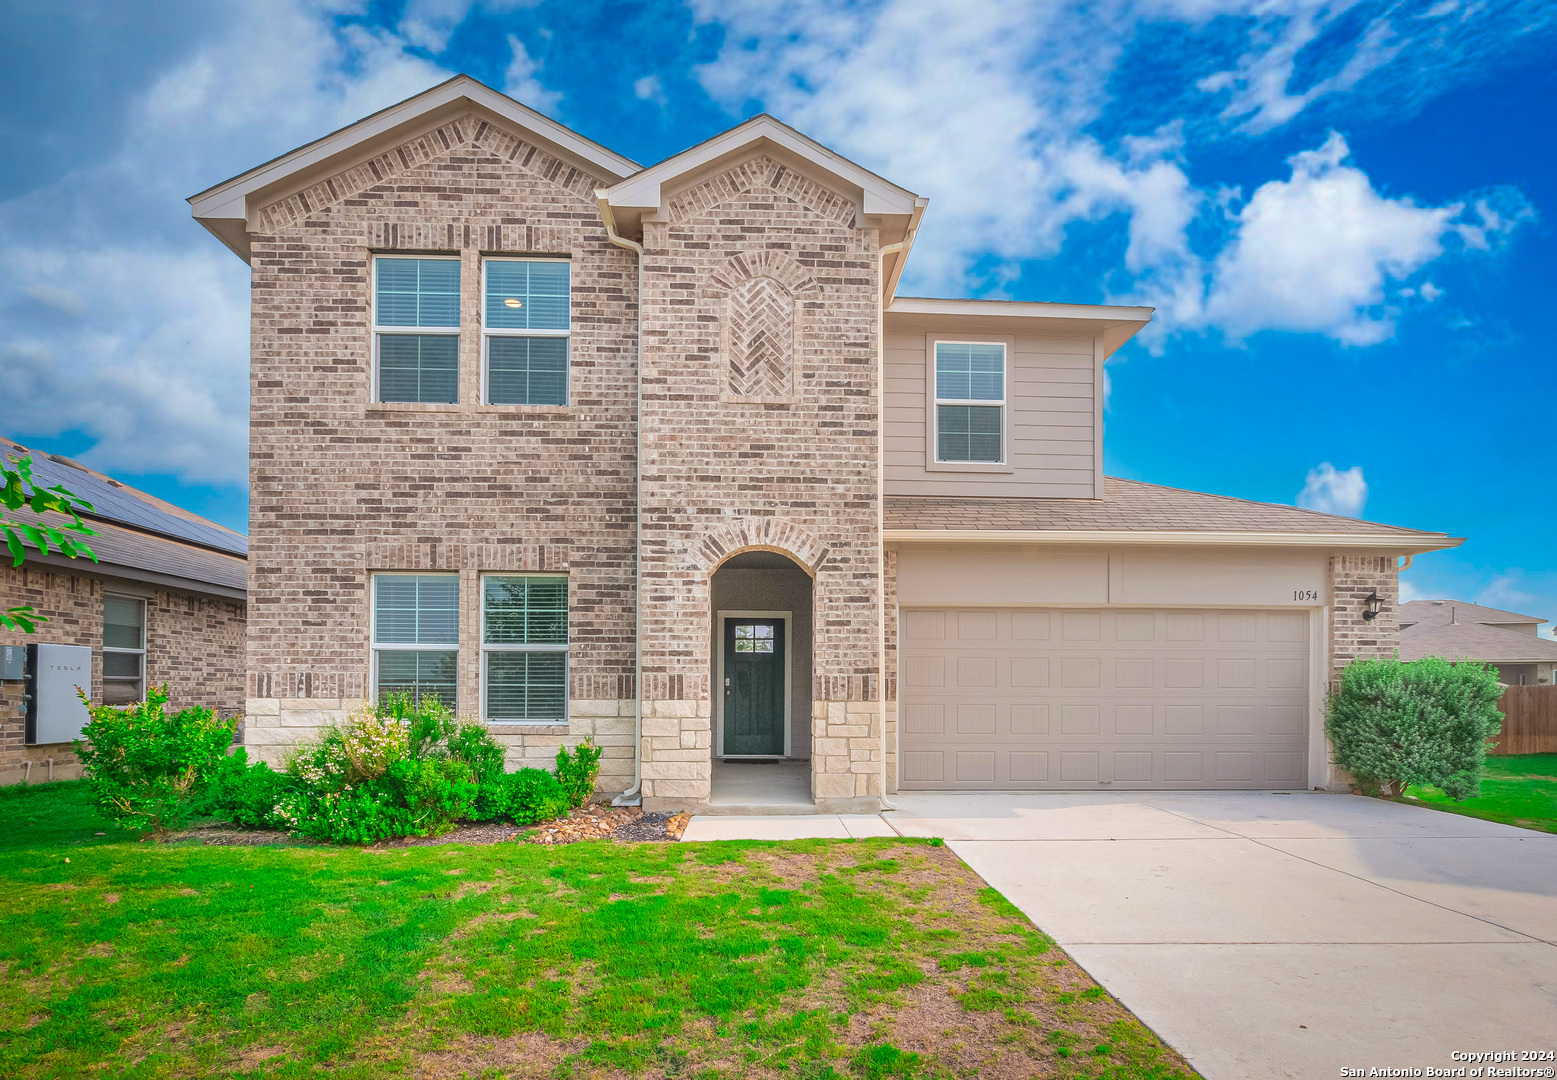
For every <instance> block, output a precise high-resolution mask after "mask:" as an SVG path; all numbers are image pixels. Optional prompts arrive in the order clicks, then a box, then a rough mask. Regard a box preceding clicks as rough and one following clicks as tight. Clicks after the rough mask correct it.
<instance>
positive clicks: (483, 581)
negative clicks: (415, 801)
mask: <svg viewBox="0 0 1557 1080" xmlns="http://www.w3.org/2000/svg"><path fill="white" fill-rule="evenodd" d="M485 296H486V294H485V293H484V292H483V293H482V297H483V299H482V305H483V306H485V304H486V300H485ZM524 577H530V578H561V579H562V580H563V581H564V582H566V583H567V590H568V606H567V616H568V640H567V641H566V642H564V643H563V644H561V645H497V644H493V645H489V644H487V578H524ZM479 585H480V590H481V627H480V631H479V632H480V634H481V638H480V641H481V722H482V723H484V724H528V725H530V726H532V727H566V726H567V723H568V717H569V716H570V715H571V714H572V711H573V579H572V578H571V577H569V576H568V575H567V574H552V573H545V572H541V571H500V570H494V571H492V572H491V573H483V574H482V575H480V580H479ZM495 652H560V653H562V715H561V716H560V717H558V718H557V719H555V720H512V719H503V718H500V717H495V716H488V715H487V656H488V655H489V654H491V653H495Z"/></svg>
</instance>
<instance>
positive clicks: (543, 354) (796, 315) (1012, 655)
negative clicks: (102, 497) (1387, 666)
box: [191, 77, 1455, 808]
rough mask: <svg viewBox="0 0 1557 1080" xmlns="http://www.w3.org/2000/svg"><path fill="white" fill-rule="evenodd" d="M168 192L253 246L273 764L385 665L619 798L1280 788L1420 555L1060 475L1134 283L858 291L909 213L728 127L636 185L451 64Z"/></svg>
mask: <svg viewBox="0 0 1557 1080" xmlns="http://www.w3.org/2000/svg"><path fill="white" fill-rule="evenodd" d="M191 203H192V205H193V208H194V214H195V216H196V218H198V219H199V220H200V221H201V222H202V223H203V224H204V225H205V226H206V227H207V228H208V229H210V230H211V231H212V232H213V233H214V234H215V235H216V236H218V237H219V238H220V239H221V240H222V241H223V242H224V243H226V244H227V246H228V247H230V248H231V249H232V250H233V251H234V252H236V253H237V254H238V255H240V256H241V257H242V258H244V259H245V260H246V261H247V262H248V263H249V265H250V266H251V267H252V271H253V345H252V357H253V360H252V376H251V377H252V392H253V404H252V420H251V425H252V426H251V459H252V464H251V483H252V498H253V508H252V511H251V547H250V583H249V597H250V607H249V643H248V675H247V680H248V683H247V697H248V701H247V708H248V724H247V727H246V738H247V741H248V742H249V744H250V745H251V747H254V748H255V749H256V750H257V751H258V752H260V753H262V754H268V755H270V756H273V757H274V756H278V755H279V754H280V753H281V752H282V751H283V750H284V748H285V747H286V746H288V745H290V744H292V743H293V742H295V741H296V740H297V739H298V738H299V737H300V736H304V735H307V734H310V733H311V732H312V731H313V730H314V729H316V728H317V727H318V725H319V724H321V723H323V722H325V721H326V720H327V719H329V718H331V717H333V716H337V715H340V713H341V711H342V710H344V709H347V708H349V707H351V706H352V704H353V703H354V702H357V701H360V700H362V699H364V698H367V697H371V696H372V695H374V694H376V693H379V692H383V691H385V690H390V689H407V690H412V691H414V692H436V693H438V694H439V695H440V696H442V697H443V698H444V699H445V700H446V701H448V700H452V701H453V702H455V703H456V705H457V708H458V710H459V711H460V712H462V713H466V714H470V715H478V716H481V717H483V718H485V719H486V720H488V721H489V722H490V723H491V725H492V727H493V729H494V731H496V732H498V733H499V735H500V737H501V738H503V739H504V740H505V741H506V742H507V743H508V744H509V745H510V746H511V747H512V760H514V761H515V762H518V761H526V762H539V761H541V760H543V759H546V758H549V757H550V756H551V755H552V754H553V753H554V752H555V748H556V746H557V745H558V744H559V742H563V741H567V742H576V741H578V740H579V739H582V738H584V737H593V738H594V739H595V740H596V741H597V742H598V743H600V744H602V745H603V746H604V747H605V748H606V758H605V763H604V770H603V772H602V778H601V786H602V788H603V789H605V790H614V791H624V790H625V791H628V792H637V791H640V790H641V793H642V795H643V796H644V799H645V804H646V805H650V806H663V807H671V806H704V805H707V804H708V802H709V800H710V797H711V795H716V794H717V792H716V791H715V787H716V783H717V781H716V772H717V766H718V763H719V762H725V761H740V760H767V759H783V760H792V761H805V760H808V761H809V769H808V775H809V780H810V783H809V787H810V794H811V795H812V796H813V797H814V801H815V804H816V805H817V806H821V807H827V808H846V807H854V808H866V807H873V806H876V805H878V804H879V801H880V799H881V798H882V797H883V796H884V795H886V794H888V793H889V792H891V791H894V790H897V789H899V788H903V789H910V788H995V789H1012V788H1015V789H1020V788H1051V787H1064V788H1083V789H1086V788H1096V787H1098V786H1099V785H1108V784H1113V785H1115V786H1119V787H1209V788H1226V787H1233V788H1236V787H1265V788H1271V787H1277V788H1286V787H1301V786H1324V785H1326V784H1327V783H1331V782H1333V779H1332V776H1331V770H1330V767H1329V765H1328V762H1327V757H1326V750H1325V740H1324V736H1323V728H1322V722H1321V714H1320V709H1321V704H1322V698H1323V694H1324V690H1325V687H1326V683H1327V680H1328V678H1329V677H1330V675H1331V673H1332V672H1333V671H1334V669H1335V668H1336V666H1337V665H1339V664H1341V663H1344V662H1345V661H1346V660H1347V659H1348V658H1350V657H1352V656H1357V655H1374V654H1381V653H1382V654H1387V653H1389V652H1390V651H1391V650H1392V649H1393V648H1394V647H1395V643H1396V639H1397V636H1398V630H1397V627H1396V622H1395V619H1396V614H1395V608H1396V600H1397V589H1396V570H1397V564H1398V560H1399V558H1400V557H1401V556H1410V555H1412V554H1414V553H1416V552H1422V551H1428V550H1433V549H1437V548H1442V547H1447V546H1452V544H1453V543H1455V541H1453V540H1451V539H1448V538H1446V537H1444V536H1443V535H1442V534H1439V533H1423V532H1417V531H1413V530H1408V529H1400V528H1394V527H1390V526H1383V525H1374V524H1370V523H1367V522H1361V521H1356V520H1352V519H1348V518H1337V517H1331V516H1327V515H1323V514H1316V513H1312V512H1309V511H1305V510H1298V509H1294V508H1292V507H1288V506H1274V505H1265V504H1258V503H1250V502H1246V501H1243V500H1239V499H1231V498H1223V497H1218V496H1213V495H1203V494H1198V493H1194V492H1187V491H1179V490H1174V489H1169V488H1161V487H1154V486H1151V485H1147V484H1142V483H1137V482H1133V481H1124V480H1116V479H1113V478H1106V477H1104V475H1103V471H1102V438H1103V392H1102V385H1103V362H1104V361H1105V360H1106V359H1107V358H1108V356H1109V355H1110V354H1111V353H1112V352H1113V351H1114V350H1116V349H1118V348H1119V347H1120V346H1121V345H1122V344H1124V343H1125V342H1126V341H1128V340H1129V339H1130V337H1131V336H1132V335H1134V334H1135V333H1136V332H1137V331H1139V330H1140V328H1141V327H1143V326H1144V325H1146V323H1147V321H1148V320H1149V319H1150V317H1151V311H1150V309H1147V308H1133V307H1102V306H1086V305H1070V304H1042V303H1008V302H996V301H977V300H946V299H912V298H905V297H899V296H897V295H896V286H897V281H898V279H899V277H900V275H901V273H902V270H903V267H904V264H905V262H906V260H907V259H908V257H909V254H910V251H911V250H912V246H913V241H914V235H915V232H916V230H917V228H918V226H919V222H920V219H921V216H922V215H923V213H924V212H925V209H926V200H924V199H922V198H919V197H917V196H915V195H914V194H913V193H911V192H909V191H906V190H904V189H903V188H901V187H898V186H897V185H895V184H892V183H891V182H889V181H887V180H884V179H882V178H881V177H879V176H876V175H874V174H872V173H870V172H868V171H867V170H865V169H863V168H861V167H860V166H858V165H855V164H854V163H852V162H850V161H848V160H846V159H844V158H842V157H840V156H839V155H837V154H835V153H833V152H831V151H829V150H827V149H826V148H825V147H822V146H820V145H818V144H816V143H815V142H813V141H811V140H810V139H807V138H806V137H805V136H803V135H801V134H800V133H798V132H796V131H793V130H792V129H790V128H787V127H785V126H784V125H783V124H780V123H778V122H777V121H775V120H773V119H772V118H770V117H766V116H760V117H757V118H755V119H753V120H750V121H747V122H746V123H743V124H741V125H739V126H738V127H736V128H734V129H732V130H730V131H728V132H725V133H724V134H722V135H719V136H717V137H716V138H714V139H711V140H709V141H708V142H705V143H703V144H701V145H699V146H696V147H693V148H692V149H690V150H687V151H685V152H684V153H681V154H678V155H676V156H675V157H672V158H670V159H668V160H666V161H663V162H661V163H659V164H658V165H654V166H652V167H649V168H641V167H640V166H638V165H637V164H635V163H633V162H631V161H629V160H627V159H626V158H623V157H621V156H620V155H618V154H615V153H613V152H611V151H609V150H607V149H605V148H604V147H601V146H599V145H597V144H595V143H593V142H590V141H589V140H587V139H585V138H583V137H581V136H579V135H578V134H576V133H574V132H572V131H570V130H568V129H566V128H564V127H562V126H561V125H559V124H557V123H555V122H553V121H551V120H549V119H547V118H545V117H543V116H540V115H539V114H537V113H535V112H533V111H531V110H529V109H527V108H525V107H524V106H522V105H520V104H518V103H517V102H515V101H513V100H511V99H509V98H507V97H504V96H503V95H501V94H499V93H497V92H495V91H493V90H491V89H489V88H487V87H485V86H483V85H481V84H480V83H478V82H475V81H474V80H472V79H469V78H466V77H460V78H456V79H453V80H451V81H450V82H448V83H445V84H443V85H442V86H439V87H436V88H434V89H432V90H429V91H427V92H426V93H424V94H420V95H418V96H416V97H414V98H411V99H410V100H408V101H405V102H403V103H401V104H400V105H397V106H395V107H393V108H391V109H388V110H385V111H384V112H381V113H377V114H375V115H373V116H370V117H368V118H367V119H365V120H362V121H360V122H359V123H356V124H353V125H352V126H350V127H347V128H344V129H342V130H341V131H338V132H336V133H334V134H332V135H329V136H327V137H325V138H323V139H321V140H319V141H317V142H314V143H311V144H309V145H307V146H304V147H302V148H300V149H298V150H295V151H293V152H292V153H290V154H287V155H285V156H283V157H281V158H278V159H276V160H275V161H272V162H269V163H268V164H265V165H262V166H259V167H258V168H256V169H254V170H252V171H250V172H247V173H245V174H243V175H242V176H239V177H236V178H234V179H232V180H229V181H227V182H226V183H223V184H221V185H218V186H217V187H215V188H212V189H210V190H209V191H206V192H203V193H202V194H200V195H197V196H195V197H194V198H193V199H191ZM1370 598H1371V602H1370ZM1375 614H1376V617H1374V615H1375ZM900 672H901V676H900V674H899V673H900Z"/></svg>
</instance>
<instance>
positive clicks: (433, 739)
mask: <svg viewBox="0 0 1557 1080" xmlns="http://www.w3.org/2000/svg"><path fill="white" fill-rule="evenodd" d="M458 730H459V725H458V723H457V722H456V721H455V720H454V718H453V716H452V715H451V714H450V713H449V711H448V710H447V709H445V708H444V707H443V706H442V705H441V704H439V703H438V701H437V699H435V698H426V699H423V701H422V702H420V703H419V704H414V705H413V704H412V703H411V702H410V701H409V700H408V699H406V698H404V697H403V696H401V695H392V696H389V697H388V698H386V700H385V701H384V702H383V703H382V704H381V707H380V708H379V709H371V708H364V709H360V710H358V711H357V712H354V713H352V714H351V715H350V716H349V717H347V718H346V720H345V722H344V723H340V724H333V725H330V726H328V727H326V728H325V729H324V730H323V731H321V732H320V734H319V738H318V739H317V740H316V741H315V742H312V743H309V744H306V745H304V746H300V747H298V748H297V749H296V750H294V751H293V753H292V756H291V757H290V758H289V759H288V761H287V774H288V775H289V776H290V777H291V778H292V780H293V782H294V789H293V790H292V791H291V792H290V793H288V794H287V795H285V796H284V797H283V798H282V799H281V800H280V803H279V805H278V808H277V814H278V816H279V818H280V820H281V821H282V822H283V823H284V824H285V826H286V827H287V828H289V829H292V830H294V831H296V832H299V833H301V834H303V835H304V836H311V837H314V838H316V839H320V840H330V841H334V842H337V843H356V844H365V843H372V842H374V841H377V840H385V839H388V838H390V837H396V836H431V835H435V834H437V833H439V832H443V831H444V830H446V829H447V828H448V827H449V825H450V824H451V823H452V822H454V821H458V820H460V819H461V818H465V817H468V816H470V814H471V811H472V810H473V808H474V805H475V802H476V797H477V793H478V790H479V788H478V783H477V780H476V775H475V772H474V771H473V769H472V767H471V765H470V764H469V763H467V762H466V761H463V760H460V759H459V758H456V757H454V756H452V755H451V754H450V753H449V749H448V747H447V746H446V745H444V741H443V740H445V739H446V738H448V737H449V736H450V735H451V734H457V733H458ZM471 741H472V740H470V739H467V740H466V744H467V745H468V744H470V743H471ZM494 745H495V744H494Z"/></svg>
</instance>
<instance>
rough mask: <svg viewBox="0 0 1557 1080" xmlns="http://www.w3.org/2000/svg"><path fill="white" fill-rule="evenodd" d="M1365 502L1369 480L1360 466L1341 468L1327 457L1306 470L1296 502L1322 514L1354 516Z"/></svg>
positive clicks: (1360, 511) (1366, 500) (1366, 501)
mask: <svg viewBox="0 0 1557 1080" xmlns="http://www.w3.org/2000/svg"><path fill="white" fill-rule="evenodd" d="M1367 503H1368V482H1367V481H1366V480H1364V479H1363V478H1362V466H1361V465H1354V466H1352V467H1351V468H1350V469H1346V470H1344V471H1343V470H1340V469H1337V468H1336V467H1335V466H1334V465H1332V464H1330V463H1329V462H1328V461H1326V462H1323V463H1321V464H1320V465H1318V466H1316V467H1314V468H1312V469H1310V470H1308V478H1307V480H1306V481H1305V482H1304V484H1303V490H1302V491H1300V492H1298V496H1297V504H1298V505H1299V506H1302V507H1305V508H1307V509H1309V510H1318V511H1320V512H1321V513H1325V514H1340V515H1341V516H1343V517H1357V516H1358V515H1360V514H1361V513H1362V508H1363V507H1364V506H1366V505H1367Z"/></svg>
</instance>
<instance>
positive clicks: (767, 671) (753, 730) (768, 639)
mask: <svg viewBox="0 0 1557 1080" xmlns="http://www.w3.org/2000/svg"><path fill="white" fill-rule="evenodd" d="M724 752H725V754H726V755H727V756H728V755H735V756H742V755H757V756H764V757H765V756H769V755H772V756H782V755H783V753H784V620H783V619H726V620H725V621H724Z"/></svg>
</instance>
